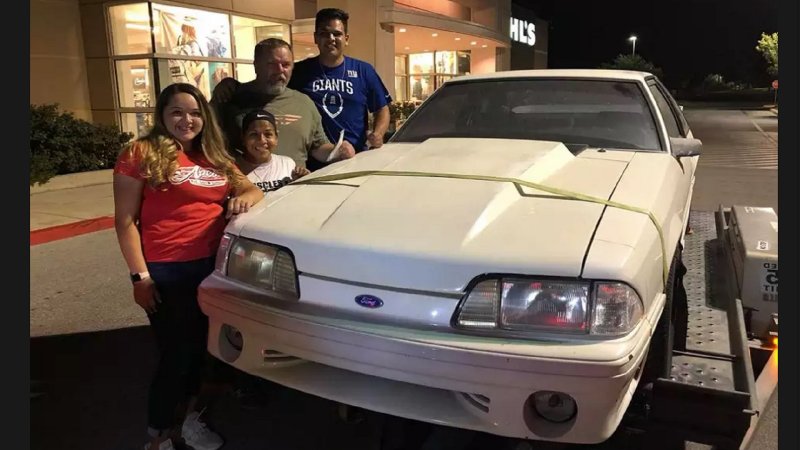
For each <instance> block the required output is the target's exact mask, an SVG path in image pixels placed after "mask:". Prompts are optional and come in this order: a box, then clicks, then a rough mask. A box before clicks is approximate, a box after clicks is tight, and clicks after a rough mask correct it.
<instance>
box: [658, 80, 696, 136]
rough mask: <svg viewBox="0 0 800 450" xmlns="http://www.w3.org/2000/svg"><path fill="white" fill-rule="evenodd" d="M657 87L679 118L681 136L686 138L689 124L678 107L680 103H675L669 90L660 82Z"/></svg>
mask: <svg viewBox="0 0 800 450" xmlns="http://www.w3.org/2000/svg"><path fill="white" fill-rule="evenodd" d="M656 86H657V87H658V89H659V90H661V92H662V93H664V96H665V97H666V98H667V101H668V102H669V104H670V105H671V106H672V112H673V113H674V114H675V115H676V116H677V117H678V125H679V126H680V128H681V136H684V137H686V135H687V134H689V122H687V121H686V117H685V116H684V115H683V111H681V107H680V106H679V105H678V102H676V101H675V98H674V97H673V96H671V95H670V94H669V91H667V88H666V87H664V85H663V84H662V83H661V82H660V81H659V80H656Z"/></svg>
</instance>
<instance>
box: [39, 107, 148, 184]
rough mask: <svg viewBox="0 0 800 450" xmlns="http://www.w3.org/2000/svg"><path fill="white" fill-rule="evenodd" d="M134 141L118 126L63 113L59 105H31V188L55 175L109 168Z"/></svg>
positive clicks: (131, 136)
mask: <svg viewBox="0 0 800 450" xmlns="http://www.w3.org/2000/svg"><path fill="white" fill-rule="evenodd" d="M131 138H133V135H132V134H131V133H122V132H120V131H119V129H117V127H115V126H111V125H96V124H92V123H90V122H87V121H85V120H82V119H78V118H76V117H75V116H74V115H73V114H72V113H70V112H60V111H59V110H58V105H57V104H47V105H31V134H30V151H31V154H30V158H31V166H30V185H31V186H33V185H34V184H36V183H38V184H44V183H46V182H47V181H49V180H50V178H52V177H54V176H55V175H60V174H65V173H76V172H85V171H89V170H100V169H109V168H111V167H113V166H114V162H115V161H116V158H117V155H118V154H119V151H120V149H121V148H122V146H123V145H125V144H126V143H127V142H128V141H130V140H131Z"/></svg>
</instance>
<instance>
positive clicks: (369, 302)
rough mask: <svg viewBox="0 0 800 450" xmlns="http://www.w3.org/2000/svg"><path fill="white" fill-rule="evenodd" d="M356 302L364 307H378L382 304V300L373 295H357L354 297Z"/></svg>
mask: <svg viewBox="0 0 800 450" xmlns="http://www.w3.org/2000/svg"><path fill="white" fill-rule="evenodd" d="M356 303H358V305H359V306H363V307H364V308H372V309H375V308H380V307H381V306H383V300H381V299H379V298H378V297H375V296H374V295H359V296H357V297H356Z"/></svg>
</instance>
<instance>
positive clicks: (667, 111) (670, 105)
mask: <svg viewBox="0 0 800 450" xmlns="http://www.w3.org/2000/svg"><path fill="white" fill-rule="evenodd" d="M647 87H648V88H649V89H650V92H651V94H652V95H653V98H654V99H655V101H656V106H657V107H658V111H659V113H660V114H661V117H662V120H663V122H664V126H665V127H666V129H667V135H668V136H669V137H670V138H691V137H692V134H691V130H690V129H689V125H688V123H687V122H686V119H685V118H684V117H683V114H682V113H681V110H680V108H679V107H678V104H677V103H676V102H675V99H673V98H672V96H671V95H670V94H669V92H668V91H667V90H666V88H665V87H664V86H663V85H662V84H661V83H660V82H659V81H658V80H657V79H655V78H651V79H649V80H648V82H647ZM671 151H672V148H671V146H670V152H671ZM698 159H699V157H698V156H691V157H683V158H681V159H680V161H679V162H680V166H681V171H682V174H681V180H680V186H676V187H675V189H676V190H677V192H676V198H682V199H683V204H682V205H681V206H680V207H681V209H682V211H676V212H677V213H678V214H681V216H682V219H683V222H684V226H686V224H687V223H688V221H689V210H690V209H691V200H692V194H693V192H694V182H695V171H696V169H697V161H698Z"/></svg>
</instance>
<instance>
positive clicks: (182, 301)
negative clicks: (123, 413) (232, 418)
mask: <svg viewBox="0 0 800 450" xmlns="http://www.w3.org/2000/svg"><path fill="white" fill-rule="evenodd" d="M147 270H148V272H150V277H151V278H152V279H153V281H154V282H155V285H156V289H157V290H158V294H159V296H160V298H161V303H159V304H157V305H156V308H157V310H156V312H155V313H153V314H148V316H147V317H148V319H150V325H151V327H152V329H153V331H154V333H155V337H156V343H157V346H158V350H159V359H158V367H157V369H156V373H155V376H154V377H153V381H152V383H151V384H150V392H149V395H148V432H149V433H150V435H151V436H154V437H155V436H163V435H165V434H166V432H168V430H170V429H171V428H173V427H174V426H175V424H176V418H178V417H180V416H181V415H182V413H181V412H180V411H178V407H179V406H181V407H185V402H186V400H188V399H189V398H190V397H191V396H194V395H197V393H198V392H199V390H200V385H201V382H202V378H203V369H204V364H205V362H206V357H207V350H206V340H207V338H208V318H207V317H206V316H205V315H204V314H203V313H202V311H200V306H199V305H198V303H197V288H198V286H199V285H200V282H202V281H203V279H205V278H206V277H207V276H208V275H209V274H210V273H211V272H212V271H213V270H214V257H213V256H212V257H209V258H203V259H197V260H193V261H181V262H155V263H147Z"/></svg>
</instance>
